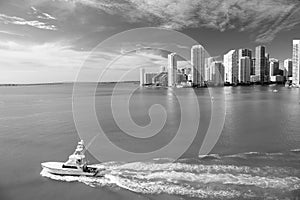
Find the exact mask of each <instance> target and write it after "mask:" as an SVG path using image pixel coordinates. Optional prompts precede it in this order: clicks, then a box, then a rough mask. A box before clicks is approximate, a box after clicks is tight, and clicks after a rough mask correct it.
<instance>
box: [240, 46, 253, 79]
mask: <svg viewBox="0 0 300 200" xmlns="http://www.w3.org/2000/svg"><path fill="white" fill-rule="evenodd" d="M244 57H248V58H249V59H250V69H251V60H252V50H251V49H239V50H238V74H237V75H238V81H237V82H238V83H245V80H244V76H245V74H241V73H242V71H243V72H244V70H245V69H241V68H242V66H241V59H242V58H243V59H244ZM243 62H244V60H243ZM243 64H245V63H243ZM243 67H245V66H243ZM247 67H248V66H247ZM250 69H249V72H250ZM241 77H243V80H242V79H241Z"/></svg>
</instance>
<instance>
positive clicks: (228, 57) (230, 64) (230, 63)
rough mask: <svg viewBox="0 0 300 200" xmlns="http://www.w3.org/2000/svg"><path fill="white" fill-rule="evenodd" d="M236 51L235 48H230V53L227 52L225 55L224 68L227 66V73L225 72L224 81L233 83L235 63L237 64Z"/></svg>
mask: <svg viewBox="0 0 300 200" xmlns="http://www.w3.org/2000/svg"><path fill="white" fill-rule="evenodd" d="M235 57H236V51H235V50H230V51H229V52H228V53H226V54H225V55H224V56H223V63H224V68H225V73H224V82H225V83H230V84H232V83H233V76H232V75H233V68H234V65H236V58H235Z"/></svg>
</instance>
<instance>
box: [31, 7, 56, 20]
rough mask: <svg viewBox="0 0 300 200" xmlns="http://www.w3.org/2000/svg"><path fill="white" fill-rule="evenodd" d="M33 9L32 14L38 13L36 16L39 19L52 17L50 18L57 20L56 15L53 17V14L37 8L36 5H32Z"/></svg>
mask: <svg viewBox="0 0 300 200" xmlns="http://www.w3.org/2000/svg"><path fill="white" fill-rule="evenodd" d="M30 8H31V10H32V14H34V15H37V16H36V17H37V18H39V19H50V20H56V18H55V17H53V16H52V15H50V14H48V13H45V12H41V11H39V10H38V9H36V8H35V7H33V6H31V7H30Z"/></svg>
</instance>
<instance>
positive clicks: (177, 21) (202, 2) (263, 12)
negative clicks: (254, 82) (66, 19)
mask: <svg viewBox="0 0 300 200" xmlns="http://www.w3.org/2000/svg"><path fill="white" fill-rule="evenodd" d="M69 2H72V3H74V2H75V3H76V4H81V5H86V6H90V7H94V8H97V9H100V10H103V11H104V12H107V13H109V14H117V15H120V16H122V17H123V18H124V19H127V20H128V21H129V22H145V21H146V22H148V24H149V25H151V26H153V25H154V26H160V27H165V28H169V29H176V30H180V29H184V28H201V27H205V28H211V29H216V30H219V31H226V30H229V29H235V30H238V31H241V32H242V31H249V32H253V33H256V32H259V33H258V34H256V36H257V37H256V42H270V41H271V40H273V39H274V37H275V36H276V34H277V33H279V32H281V31H283V30H289V29H291V28H293V27H294V26H295V25H299V23H300V2H299V1H298V0H252V1H249V0H211V1H207V0H164V1H159V0H125V1H122V3H120V1H116V0H111V1H108V0H104V1H98V0H72V1H69Z"/></svg>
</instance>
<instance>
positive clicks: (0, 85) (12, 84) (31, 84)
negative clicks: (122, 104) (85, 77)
mask: <svg viewBox="0 0 300 200" xmlns="http://www.w3.org/2000/svg"><path fill="white" fill-rule="evenodd" d="M75 83H79V84H94V83H97V84H116V83H133V84H139V81H119V82H116V81H111V82H53V83H3V84H0V87H11V86H14V87H17V86H39V85H63V84H75Z"/></svg>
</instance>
